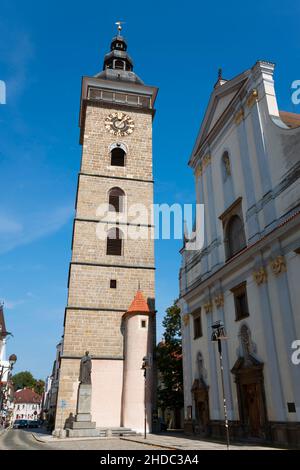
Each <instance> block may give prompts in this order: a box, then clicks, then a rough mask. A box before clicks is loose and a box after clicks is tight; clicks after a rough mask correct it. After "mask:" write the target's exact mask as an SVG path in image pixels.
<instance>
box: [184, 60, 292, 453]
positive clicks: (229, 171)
mask: <svg viewBox="0 0 300 470" xmlns="http://www.w3.org/2000/svg"><path fill="white" fill-rule="evenodd" d="M273 72H274V65H273V64H272V63H269V62H263V61H259V62H257V63H255V64H254V66H253V67H252V68H251V69H249V70H246V71H245V72H243V73H241V74H240V75H238V76H236V77H235V78H233V79H231V80H229V81H227V80H225V79H223V78H222V76H221V74H220V75H219V78H218V81H217V83H216V84H215V86H214V88H213V91H212V94H211V97H210V101H209V104H208V107H207V109H206V112H205V115H204V119H203V122H202V125H201V127H200V131H199V134H198V137H197V140H196V143H195V145H194V148H193V151H192V155H191V158H190V161H189V165H190V167H191V168H192V169H193V171H194V174H195V182H196V200H197V203H199V204H204V211H205V223H204V227H202V228H203V230H204V246H203V247H202V249H201V250H198V251H190V250H188V249H187V242H188V239H185V243H184V246H183V248H182V250H181V255H182V264H181V269H180V276H179V277H180V298H179V301H178V302H179V306H180V307H181V315H182V331H183V369H184V395H185V398H184V399H185V431H186V432H196V433H198V434H200V435H211V436H220V435H224V411H223V394H222V384H221V376H220V366H219V357H218V349H217V347H216V345H215V343H213V342H212V341H211V336H212V328H211V326H212V324H213V323H214V322H216V321H218V320H220V321H221V322H222V323H223V324H224V326H225V330H226V332H227V339H226V340H224V341H222V351H223V363H224V390H225V397H226V404H227V411H228V418H229V432H230V435H231V437H235V438H246V439H249V438H253V439H257V440H263V441H271V442H273V443H278V444H288V445H291V446H300V365H297V362H299V361H297V360H296V361H295V360H293V358H294V359H295V358H296V359H297V357H298V358H300V354H299V355H298V356H297V354H296V352H297V351H295V347H296V346H297V344H299V343H297V340H299V339H300V289H299V277H300V180H299V177H300V115H297V114H294V113H287V112H281V111H279V110H278V105H277V100H276V95H275V89H274V80H273Z"/></svg>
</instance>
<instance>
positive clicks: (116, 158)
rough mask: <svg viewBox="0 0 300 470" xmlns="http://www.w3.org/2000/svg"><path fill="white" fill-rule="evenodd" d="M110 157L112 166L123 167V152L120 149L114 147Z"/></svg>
mask: <svg viewBox="0 0 300 470" xmlns="http://www.w3.org/2000/svg"><path fill="white" fill-rule="evenodd" d="M110 155H111V160H110V164H111V165H112V166H125V151H124V150H123V149H122V148H121V147H114V148H113V149H112V151H111V154H110Z"/></svg>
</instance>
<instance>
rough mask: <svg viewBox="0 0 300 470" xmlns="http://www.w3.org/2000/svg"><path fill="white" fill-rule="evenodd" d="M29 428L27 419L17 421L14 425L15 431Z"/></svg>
mask: <svg viewBox="0 0 300 470" xmlns="http://www.w3.org/2000/svg"><path fill="white" fill-rule="evenodd" d="M27 427H28V420H27V419H16V420H15V422H14V425H13V428H14V429H21V428H27Z"/></svg>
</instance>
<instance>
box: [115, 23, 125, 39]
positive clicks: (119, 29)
mask: <svg viewBox="0 0 300 470" xmlns="http://www.w3.org/2000/svg"><path fill="white" fill-rule="evenodd" d="M115 24H116V25H117V26H118V36H121V31H122V28H123V26H122V24H125V21H116V22H115Z"/></svg>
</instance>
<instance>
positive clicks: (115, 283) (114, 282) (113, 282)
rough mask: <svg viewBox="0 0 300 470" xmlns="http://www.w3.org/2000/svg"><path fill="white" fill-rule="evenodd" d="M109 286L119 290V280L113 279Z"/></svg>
mask: <svg viewBox="0 0 300 470" xmlns="http://www.w3.org/2000/svg"><path fill="white" fill-rule="evenodd" d="M109 286H110V288H111V289H116V288H117V280H116V279H111V280H110V284H109Z"/></svg>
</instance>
